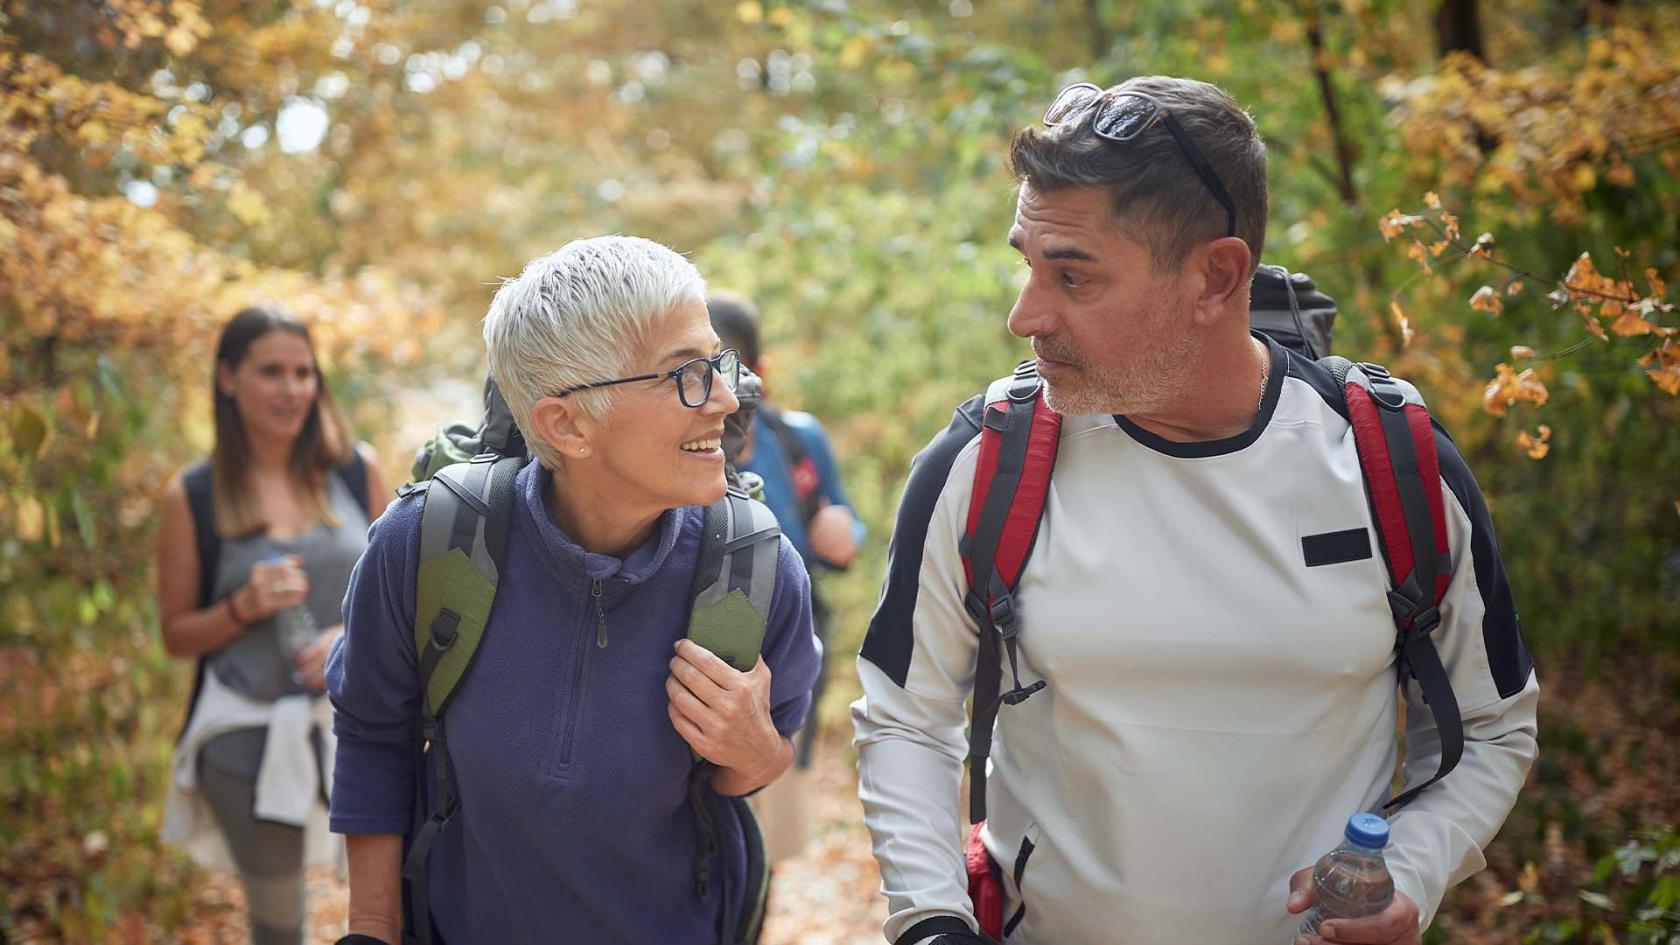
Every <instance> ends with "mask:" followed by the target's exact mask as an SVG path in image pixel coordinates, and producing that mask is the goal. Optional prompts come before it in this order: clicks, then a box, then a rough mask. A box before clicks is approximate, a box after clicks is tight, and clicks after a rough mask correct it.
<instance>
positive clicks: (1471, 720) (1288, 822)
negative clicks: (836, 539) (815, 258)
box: [852, 344, 1539, 945]
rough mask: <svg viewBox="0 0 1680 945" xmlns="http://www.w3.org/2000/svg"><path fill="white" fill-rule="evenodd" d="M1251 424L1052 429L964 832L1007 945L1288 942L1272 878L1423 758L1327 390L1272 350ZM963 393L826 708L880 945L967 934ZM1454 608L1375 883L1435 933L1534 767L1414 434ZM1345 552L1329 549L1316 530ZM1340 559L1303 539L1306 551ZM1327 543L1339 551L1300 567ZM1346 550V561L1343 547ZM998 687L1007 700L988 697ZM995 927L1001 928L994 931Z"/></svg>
mask: <svg viewBox="0 0 1680 945" xmlns="http://www.w3.org/2000/svg"><path fill="white" fill-rule="evenodd" d="M1271 347H1272V359H1273V370H1272V374H1271V380H1270V382H1269V384H1268V387H1267V390H1266V391H1265V393H1264V397H1263V400H1262V404H1261V409H1260V410H1259V412H1258V415H1257V416H1256V419H1255V421H1254V425H1253V426H1252V428H1251V429H1249V430H1247V431H1245V432H1243V433H1241V434H1239V435H1237V436H1234V437H1231V438H1228V439H1224V440H1219V441H1215V442H1203V443H1177V442H1170V441H1167V440H1164V439H1162V438H1160V437H1157V436H1154V435H1152V434H1150V433H1148V432H1147V431H1145V430H1143V429H1141V428H1139V427H1137V426H1136V425H1134V424H1132V423H1130V422H1128V421H1127V420H1126V419H1125V418H1124V417H1110V416H1101V415H1093V416H1070V417H1067V418H1066V419H1065V421H1064V423H1063V427H1062V433H1061V443H1060V448H1059V453H1058V459H1057V463H1056V468H1055V474H1054V476H1053V478H1052V480H1051V484H1050V489H1049V495H1048V498H1047V502H1046V505H1045V513H1044V518H1043V522H1042V525H1041V530H1040V532H1039V535H1038V538H1037V542H1036V545H1035V547H1034V550H1033V553H1032V556H1031V558H1030V561H1029V563H1028V565H1027V568H1026V570H1025V572H1024V573H1023V575H1022V579H1021V582H1020V587H1019V592H1018V594H1017V598H1016V601H1017V605H1018V607H1019V609H1020V613H1021V614H1022V617H1021V624H1022V632H1021V637H1020V640H1021V657H1022V661H1023V665H1022V667H1021V678H1022V680H1023V681H1024V682H1027V683H1031V682H1032V681H1033V680H1035V679H1044V680H1047V681H1048V687H1047V688H1046V689H1044V690H1043V691H1041V692H1039V693H1037V694H1036V695H1034V696H1032V697H1031V698H1030V699H1028V700H1026V701H1025V702H1023V703H1021V704H1020V705H1016V706H1004V707H1003V708H1002V711H1001V712H1000V713H999V716H998V721H997V727H996V738H995V742H994V747H993V750H992V757H991V769H990V780H989V784H988V793H989V811H988V815H989V817H988V824H987V828H986V830H985V832H984V834H983V838H984V840H985V842H986V845H987V847H988V849H989V850H990V852H991V853H992V855H993V857H994V858H995V859H996V860H997V861H998V862H999V863H1001V864H1003V865H1004V867H1005V870H1004V871H1005V873H1006V874H1011V873H1012V872H1013V868H1014V866H1015V865H1016V861H1017V857H1018V855H1019V853H1020V851H1021V848H1022V844H1023V840H1030V841H1031V843H1032V846H1033V852H1032V854H1031V856H1030V859H1029V860H1028V861H1027V863H1026V866H1025V869H1024V871H1023V873H1022V880H1021V883H1020V885H1019V888H1017V886H1016V884H1015V882H1014V878H1013V876H1012V875H1010V876H1008V877H1007V878H1006V880H1005V886H1006V891H1007V895H1008V896H1009V897H1010V899H1011V902H1010V903H1009V910H1010V911H1012V910H1013V909H1014V906H1015V904H1016V902H1018V901H1020V900H1022V899H1024V901H1025V904H1026V907H1027V908H1026V913H1025V917H1024V919H1023V920H1022V922H1021V923H1020V925H1019V926H1018V927H1017V928H1016V930H1015V931H1014V933H1013V934H1012V935H1010V937H1009V942H1010V943H1025V945H1052V943H1053V945H1114V943H1131V942H1137V943H1155V942H1175V941H1199V942H1216V943H1229V945H1241V943H1277V942H1288V941H1291V940H1293V936H1294V934H1295V927H1296V924H1297V922H1298V917H1297V916H1291V915H1289V914H1288V913H1287V912H1286V911H1285V909H1284V903H1285V899H1286V897H1287V894H1288V880H1289V877H1290V875H1291V874H1292V873H1294V872H1295V871H1296V870H1298V869H1300V868H1302V867H1304V866H1309V865H1311V864H1312V863H1313V862H1314V860H1316V859H1317V858H1318V856H1319V855H1321V854H1322V853H1324V852H1325V851H1327V850H1329V849H1330V848H1331V847H1333V846H1335V845H1336V843H1337V842H1338V841H1339V839H1340V835H1341V830H1342V827H1343V826H1344V825H1345V823H1346V821H1347V818H1348V815H1350V814H1352V813H1354V812H1356V811H1361V810H1371V809H1376V808H1379V807H1380V805H1381V804H1382V803H1383V802H1384V801H1385V800H1387V799H1388V798H1389V797H1390V796H1391V776H1392V774H1393V771H1394V766H1395V761H1396V755H1397V750H1398V748H1397V745H1396V738H1395V730H1396V721H1397V713H1398V712H1399V711H1400V705H1401V701H1400V700H1401V699H1402V698H1403V699H1404V702H1405V706H1406V718H1407V733H1406V742H1407V744H1408V746H1409V751H1408V753H1407V760H1406V764H1405V769H1404V773H1405V781H1406V782H1407V783H1411V784H1415V783H1420V782H1421V781H1423V780H1425V779H1427V778H1428V777H1429V776H1430V775H1432V774H1433V773H1434V772H1435V769H1436V764H1437V761H1438V759H1439V740H1438V737H1437V734H1436V732H1435V730H1434V723H1433V718H1432V716H1431V714H1430V712H1429V710H1428V708H1427V707H1426V706H1425V705H1424V703H1423V701H1422V698H1421V696H1420V695H1419V693H1418V691H1417V689H1416V684H1415V683H1411V682H1408V684H1407V685H1405V686H1403V687H1397V686H1396V672H1395V652H1394V650H1395V627H1394V621H1393V618H1392V616H1391V615H1390V611H1389V606H1388V602H1387V600H1386V597H1385V595H1386V592H1387V591H1388V589H1389V587H1390V581H1389V578H1388V575H1387V572H1386V569H1385V567H1384V565H1383V560H1382V555H1381V551H1380V548H1379V547H1378V546H1377V540H1376V528H1375V525H1374V523H1373V520H1372V515H1371V512H1370V508H1369V505H1368V504H1367V501H1366V497H1365V491H1364V486H1363V483H1362V480H1361V473H1360V466H1359V460H1358V456H1357V455H1356V452H1355V448H1354V442H1353V435H1352V432H1351V428H1350V426H1349V424H1348V421H1347V419H1346V417H1345V416H1344V415H1343V414H1342V412H1341V411H1342V410H1343V409H1345V408H1343V407H1342V406H1341V404H1342V398H1341V396H1340V395H1339V394H1338V393H1337V392H1336V387H1335V382H1334V381H1333V379H1332V378H1331V376H1330V374H1329V372H1328V371H1327V370H1325V369H1324V368H1322V367H1320V366H1319V365H1317V364H1314V363H1313V362H1311V361H1308V360H1306V359H1304V358H1300V357H1297V356H1295V355H1293V354H1291V353H1289V352H1287V351H1286V350H1284V349H1283V348H1281V347H1278V346H1277V345H1275V344H1272V346H1271ZM980 400H981V399H980V398H977V399H976V400H973V401H970V402H969V403H968V404H966V405H965V406H964V407H963V408H961V409H960V410H959V411H958V412H957V416H956V417H955V419H954V420H953V421H952V424H951V426H950V428H948V429H947V430H946V431H944V432H943V433H941V434H940V435H939V436H938V437H936V438H935V439H934V441H933V442H932V443H931V444H930V445H929V446H928V447H927V448H926V449H925V450H924V451H923V452H922V453H921V454H920V455H919V456H918V457H917V460H916V462H915V464H914V466H913V467H912V469H911V473H910V479H909V482H908V484H907V486H906V488H905V491H904V496H903V499H902V501H901V506H900V509H899V514H898V523H897V526H896V529H895V532H894V535H893V540H892V549H891V555H890V563H889V572H888V576H887V581H886V586H885V588H884V589H883V592H882V596H881V601H880V604H879V607H878V609H877V611H876V613H875V616H874V618H873V620H872V622H871V624H870V627H869V632H868V636H867V638H866V640H865V642H864V645H863V649H862V653H861V655H860V657H859V660H858V671H859V674H860V676H861V677H862V682H863V690H864V695H863V697H862V698H861V699H859V700H858V701H857V703H856V704H854V705H853V707H852V714H853V719H854V722H855V726H856V734H857V745H858V748H859V753H860V758H859V772H860V787H859V791H860V794H861V797H862V801H863V806H864V812H865V819H866V821H867V823H868V825H869V828H870V831H871V833H872V835H873V837H874V846H875V855H876V858H877V859H878V860H879V862H880V866H881V877H882V885H883V888H884V891H885V893H886V894H887V897H888V900H889V912H890V917H889V919H888V921H887V925H886V935H887V938H888V940H896V939H897V938H898V937H899V936H901V935H903V934H904V933H905V931H906V930H907V929H909V928H911V927H912V926H913V925H914V924H915V923H917V922H918V921H920V920H922V919H926V918H929V917H931V916H934V915H940V914H950V915H957V916H962V917H968V916H969V915H970V907H969V902H968V896H967V892H966V888H965V879H964V869H963V860H962V854H961V837H962V833H963V829H962V825H963V822H964V806H963V804H962V801H961V798H960V796H959V791H958V786H959V782H960V779H961V774H962V763H963V758H964V755H965V754H966V750H967V744H968V742H967V738H966V734H965V729H966V724H967V714H966V710H965V707H964V704H963V701H964V699H965V698H967V696H968V695H969V690H970V687H971V685H972V682H973V676H974V663H975V651H976V645H977V641H978V639H979V636H978V632H979V631H978V629H977V627H976V625H975V623H974V621H973V619H972V618H971V617H970V616H969V615H968V614H967V612H966V611H965V610H964V609H963V604H962V600H963V595H964V593H965V592H966V590H967V585H966V581H965V578H964V575H963V565H962V559H961V557H960V556H959V554H958V552H957V542H958V538H959V537H960V535H961V533H962V531H963V526H964V523H965V521H966V515H967V511H968V502H969V495H970V492H971V489H972V486H973V478H974V468H975V462H976V455H977V452H978V446H979V422H980V411H981V409H982V407H983V404H981V403H980ZM1436 440H1437V446H1438V448H1439V453H1440V466H1441V477H1442V480H1443V482H1444V485H1445V491H1444V497H1445V501H1446V512H1447V524H1448V532H1449V539H1450V543H1451V548H1452V571H1451V573H1452V583H1451V588H1450V590H1449V592H1448V595H1447V597H1446V599H1445V601H1444V602H1443V605H1442V623H1441V625H1440V627H1439V628H1438V629H1437V630H1436V631H1435V643H1436V647H1437V648H1438V650H1439V652H1440V654H1441V657H1442V660H1443V662H1444V663H1445V665H1446V667H1447V670H1448V672H1449V675H1450V677H1451V680H1452V685H1453V690H1454V692H1455V693H1456V694H1457V697H1458V703H1459V706H1460V708H1461V711H1462V714H1463V720H1464V729H1465V748H1464V756H1463V759H1462V760H1461V761H1460V763H1459V765H1458V767H1457V768H1456V769H1455V770H1454V771H1453V773H1452V774H1450V775H1448V776H1447V777H1446V778H1445V779H1443V780H1442V781H1440V782H1438V783H1437V784H1435V785H1434V786H1433V787H1431V788H1429V789H1428V790H1426V791H1424V792H1423V793H1422V794H1421V795H1420V796H1419V797H1418V798H1417V799H1416V800H1414V801H1413V802H1412V803H1411V804H1410V805H1408V806H1407V807H1406V808H1405V809H1404V810H1403V811H1402V812H1400V813H1399V814H1398V815H1396V816H1394V817H1393V818H1392V821H1391V836H1392V842H1391V845H1390V847H1389V849H1388V851H1387V857H1388V863H1389V868H1390V870H1391V871H1392V873H1393V874H1394V878H1395V885H1396V887H1397V888H1398V889H1399V890H1400V891H1402V892H1404V893H1405V894H1406V895H1408V896H1410V897H1411V898H1412V899H1413V900H1415V901H1416V902H1417V904H1418V907H1419V908H1420V910H1421V911H1422V915H1423V922H1424V923H1425V924H1426V925H1427V923H1428V922H1429V921H1430V920H1431V919H1432V918H1433V916H1434V913H1435V910H1436V909H1437V908H1438V907H1439V905H1440V902H1441V897H1442V895H1443V893H1444V892H1445V891H1446V889H1447V888H1448V887H1449V886H1451V885H1453V884H1454V883H1457V882H1459V881H1461V880H1463V879H1464V878H1466V877H1468V876H1470V875H1472V874H1474V873H1475V872H1477V871H1478V870H1480V869H1482V867H1483V866H1484V865H1485V863H1484V860H1483V858H1482V852H1481V851H1482V848H1483V847H1484V846H1485V845H1486V844H1488V843H1489V842H1490V841H1491V840H1492V839H1493V836H1494V834H1495V833H1496V832H1497V831H1498V829H1499V827H1500V825H1501V824H1502V823H1503V821H1504V819H1505V817H1506V815H1507V814H1508V813H1509V812H1510V809H1511V807H1512V805H1513V803H1514V802H1515V799H1516V795H1517V792H1518V790H1519V788H1520V787H1521V786H1522V783H1523V780H1524V778H1525V776H1526V774H1527V772H1528V769H1529V767H1530V765H1531V764H1532V763H1533V761H1534V758H1535V754H1536V742H1535V706H1536V702H1537V699H1538V695H1539V688H1538V684H1537V682H1536V680H1535V677H1534V674H1533V672H1532V668H1531V665H1530V660H1529V656H1528V652H1527V649H1526V647H1525V645H1524V643H1523V639H1522V634H1521V630H1520V628H1519V626H1518V621H1517V614H1516V611H1515V609H1514V607H1513V604H1512V600H1511V594H1510V590H1509V588H1508V587H1507V585H1506V579H1505V572H1504V568H1503V566H1502V564H1501V562H1500V558H1499V550H1498V546H1497V543H1496V541H1495V539H1494V534H1493V528H1492V525H1491V522H1490V521H1489V518H1488V512H1487V507H1486V505H1485V503H1484V502H1483V499H1482V496H1481V493H1480V491H1479V490H1478V488H1477V486H1476V483H1475V480H1474V479H1473V478H1472V477H1471V475H1470V471H1469V469H1468V468H1467V467H1466V466H1465V464H1464V460H1463V458H1462V456H1460V454H1459V452H1458V450H1457V448H1456V447H1455V446H1454V445H1453V443H1452V441H1451V440H1450V439H1449V438H1448V437H1447V436H1446V435H1445V434H1444V433H1441V432H1439V429H1437V437H1436ZM1342 533H1347V534H1342ZM1326 535H1338V536H1339V537H1337V538H1335V539H1331V540H1329V541H1328V542H1326V541H1324V540H1319V541H1313V540H1312V539H1313V538H1314V537H1315V536H1326ZM1325 544H1329V545H1330V546H1331V547H1333V548H1335V549H1336V550H1337V551H1338V552H1339V553H1337V554H1332V555H1327V556H1326V555H1319V554H1317V553H1316V551H1315V553H1314V554H1312V555H1309V554H1308V553H1307V551H1306V550H1305V549H1306V548H1308V547H1311V548H1314V549H1318V548H1321V547H1323V546H1324V545H1325ZM1361 548H1363V549H1364V550H1363V551H1361V550H1360V549H1361ZM1004 675H1005V678H1006V681H1005V683H1004V685H1006V686H1008V685H1009V683H1008V682H1007V676H1008V673H1007V672H1006V673H1005V674H1004ZM1006 914H1007V912H1006Z"/></svg>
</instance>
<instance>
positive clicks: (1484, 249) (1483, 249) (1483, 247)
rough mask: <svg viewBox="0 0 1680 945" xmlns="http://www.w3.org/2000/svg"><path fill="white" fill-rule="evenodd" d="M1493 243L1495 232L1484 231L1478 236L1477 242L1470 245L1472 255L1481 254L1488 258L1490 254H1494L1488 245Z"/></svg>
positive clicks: (1482, 256) (1480, 255)
mask: <svg viewBox="0 0 1680 945" xmlns="http://www.w3.org/2000/svg"><path fill="white" fill-rule="evenodd" d="M1492 245H1493V234H1492V233H1483V234H1482V235H1480V236H1478V237H1476V244H1475V245H1474V246H1471V247H1470V255H1471V256H1479V257H1481V258H1483V259H1486V258H1488V257H1489V256H1491V255H1492V251H1491V250H1489V249H1488V247H1490V246H1492Z"/></svg>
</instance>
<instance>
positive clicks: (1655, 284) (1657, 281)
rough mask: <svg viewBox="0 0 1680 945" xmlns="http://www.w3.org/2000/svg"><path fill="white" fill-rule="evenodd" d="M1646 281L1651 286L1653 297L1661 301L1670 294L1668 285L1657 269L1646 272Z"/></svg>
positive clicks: (1649, 269) (1648, 269)
mask: <svg viewBox="0 0 1680 945" xmlns="http://www.w3.org/2000/svg"><path fill="white" fill-rule="evenodd" d="M1645 281H1646V282H1647V283H1649V284H1650V286H1651V296H1652V297H1654V298H1659V299H1660V298H1662V297H1663V296H1665V295H1667V294H1668V285H1667V284H1666V283H1664V282H1663V280H1662V276H1660V275H1658V274H1657V270H1656V269H1655V268H1647V269H1646V270H1645Z"/></svg>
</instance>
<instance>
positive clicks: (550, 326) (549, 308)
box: [484, 236, 706, 469]
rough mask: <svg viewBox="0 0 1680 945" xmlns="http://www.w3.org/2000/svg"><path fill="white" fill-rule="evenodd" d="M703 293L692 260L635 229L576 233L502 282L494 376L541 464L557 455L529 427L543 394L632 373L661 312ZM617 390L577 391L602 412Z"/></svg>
mask: <svg viewBox="0 0 1680 945" xmlns="http://www.w3.org/2000/svg"><path fill="white" fill-rule="evenodd" d="M705 298H706V282H705V280H704V279H702V278H701V277H700V271H699V270H698V269H696V268H694V264H693V263H691V262H689V261H688V260H687V259H685V258H683V257H682V256H681V255H679V254H678V253H676V252H675V251H674V250H671V249H669V248H668V247H665V246H661V245H660V244H658V243H655V242H653V241H652V240H645V239H641V238H639V237H635V236H598V237H594V238H592V239H582V240H573V241H571V242H570V243H567V244H566V245H564V246H562V247H560V248H559V249H557V250H555V251H554V252H552V253H549V254H548V255H546V256H538V257H537V258H535V259H533V260H531V261H530V262H528V263H526V264H525V270H524V271H523V272H521V273H520V274H519V277H518V278H516V279H510V280H508V281H506V282H504V283H503V284H502V287H501V288H500V289H498V290H497V291H496V297H495V298H494V299H492V300H491V302H490V311H489V313H488V314H487V315H485V317H484V345H485V347H486V348H487V349H488V350H489V353H490V376H491V377H494V378H495V379H496V384H497V386H499V387H500V388H501V390H502V396H503V397H504V398H506V399H507V403H508V407H509V408H510V409H512V411H513V419H514V422H515V423H517V424H518V425H519V429H520V432H522V433H524V434H525V442H526V444H527V445H528V446H530V448H531V451H532V452H533V453H535V454H536V455H537V458H538V459H540V460H542V462H543V465H545V466H547V467H549V468H550V469H554V468H556V467H557V466H558V464H559V460H560V457H559V455H558V454H557V453H556V452H555V451H554V449H553V448H552V447H550V446H549V445H548V444H547V443H545V442H543V441H542V440H541V438H539V437H535V436H532V435H531V411H532V409H533V408H534V407H535V406H536V403H537V401H538V400H540V399H542V398H543V397H547V396H550V395H552V394H553V393H554V392H555V391H557V390H562V389H564V388H567V387H571V386H574V385H577V384H587V383H590V382H593V381H605V380H611V379H613V378H615V377H623V376H624V375H626V374H629V373H631V372H632V367H633V365H632V364H631V359H633V358H635V357H636V356H637V354H638V353H640V352H641V351H643V350H644V349H645V347H646V345H647V343H648V341H649V336H650V335H651V333H652V331H653V329H654V327H655V326H656V325H657V324H658V323H659V321H660V320H661V319H662V318H664V317H665V316H666V315H668V314H670V313H671V312H673V311H675V310H676V309H678V308H679V307H681V306H683V305H684V303H689V302H692V303H694V304H698V305H704V304H705ZM613 394H614V388H610V387H609V388H604V389H601V390H589V391H579V392H578V393H576V394H573V395H572V397H573V399H575V400H576V401H577V403H578V405H579V406H580V407H581V408H582V409H583V410H584V412H585V413H587V414H589V415H590V416H591V417H594V418H596V419H601V418H603V417H605V416H606V413H607V409H608V408H609V407H610V406H611V404H612V398H613Z"/></svg>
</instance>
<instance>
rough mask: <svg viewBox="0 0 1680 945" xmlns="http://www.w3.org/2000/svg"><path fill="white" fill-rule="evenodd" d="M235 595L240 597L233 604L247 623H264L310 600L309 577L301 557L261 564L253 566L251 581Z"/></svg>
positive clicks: (284, 558)
mask: <svg viewBox="0 0 1680 945" xmlns="http://www.w3.org/2000/svg"><path fill="white" fill-rule="evenodd" d="M234 593H235V594H237V595H240V596H239V599H238V600H235V601H234V602H233V604H234V607H235V608H237V609H238V611H239V615H240V616H241V617H244V618H245V619H246V620H247V621H254V620H261V619H262V618H264V617H267V616H270V615H271V614H273V613H275V612H276V611H280V610H285V609H286V608H287V607H296V606H297V605H299V604H301V603H303V602H304V601H305V600H306V599H307V598H308V597H309V575H308V574H305V573H304V570H303V559H301V558H299V557H298V556H297V555H286V556H285V557H283V558H279V559H276V560H273V561H259V562H257V563H256V564H254V565H251V579H250V581H248V582H246V584H245V586H244V587H242V588H240V589H239V590H238V591H236V592H234Z"/></svg>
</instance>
